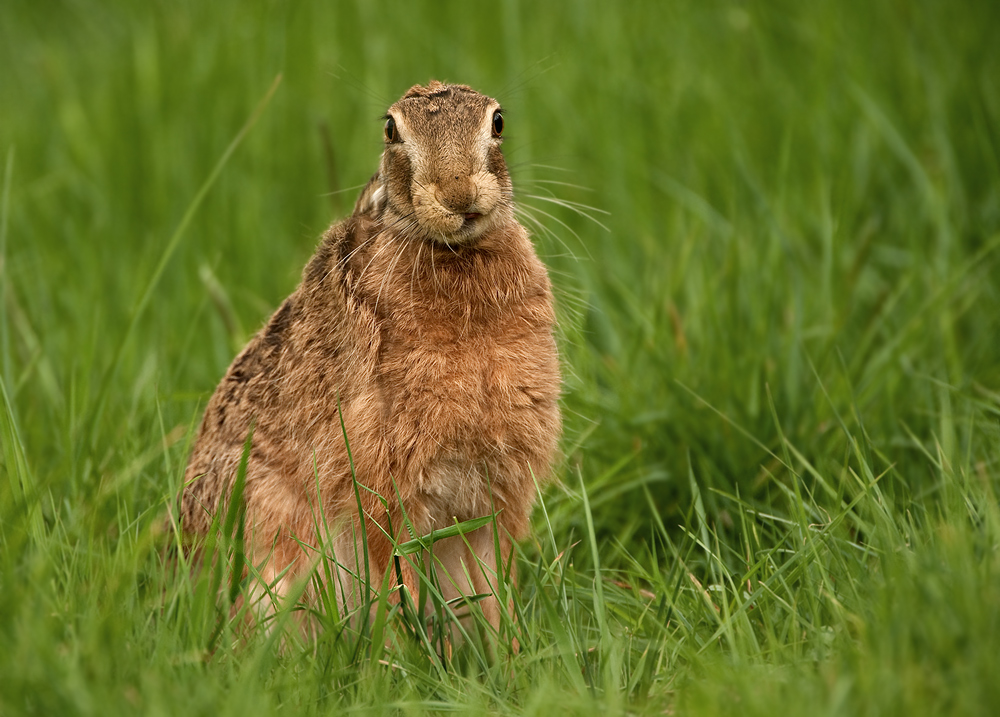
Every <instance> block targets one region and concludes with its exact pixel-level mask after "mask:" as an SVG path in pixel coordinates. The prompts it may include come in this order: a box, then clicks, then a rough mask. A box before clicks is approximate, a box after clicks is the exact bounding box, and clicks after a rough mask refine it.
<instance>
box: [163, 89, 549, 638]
mask: <svg viewBox="0 0 1000 717" xmlns="http://www.w3.org/2000/svg"><path fill="white" fill-rule="evenodd" d="M503 129H504V118H503V114H502V112H501V109H500V106H499V105H498V104H497V102H496V101H495V100H493V99H491V98H489V97H486V96H484V95H481V94H479V93H477V92H475V91H473V90H472V89H471V88H469V87H466V86H464V85H446V84H442V83H440V82H436V81H432V82H431V83H430V84H429V85H428V86H427V87H421V86H415V87H413V88H411V89H410V90H409V91H408V92H407V93H406V94H405V95H404V96H403V97H402V99H400V100H399V101H398V102H396V103H395V104H393V105H392V106H391V107H390V108H389V110H388V112H387V114H386V116H385V150H384V152H383V153H382V158H381V163H380V165H379V170H378V172H377V173H376V174H375V176H374V177H372V179H371V181H369V182H368V184H367V186H366V187H365V188H364V190H363V191H362V193H361V196H360V198H359V199H358V202H357V204H356V206H355V208H354V212H353V213H352V214H351V216H350V217H348V218H347V219H345V220H343V221H341V222H340V223H338V224H335V225H334V226H332V227H331V228H330V229H329V230H327V232H326V233H325V234H324V235H323V239H322V242H321V243H320V245H319V248H318V250H317V251H316V254H315V255H314V256H313V257H312V259H311V260H310V261H309V263H308V264H307V266H306V267H305V270H304V271H303V276H302V282H301V284H300V285H299V286H298V288H297V289H296V290H295V291H294V293H292V295H291V296H289V297H288V298H287V299H286V300H285V301H284V303H283V304H282V305H281V307H280V308H279V309H278V310H277V311H276V312H275V314H274V315H273V316H272V317H271V319H270V320H269V321H268V323H267V325H266V326H264V328H263V329H262V330H261V331H260V332H259V333H258V334H257V335H256V336H255V337H254V338H253V339H252V340H251V341H250V343H249V344H248V345H247V346H246V348H245V349H243V351H242V352H241V353H240V354H239V355H238V356H237V357H236V359H235V360H234V361H233V363H232V365H231V366H230V367H229V370H228V372H227V373H226V376H225V378H223V379H222V382H221V383H220V384H219V386H218V388H217V389H216V390H215V393H214V394H213V395H212V398H211V400H210V401H209V404H208V406H207V408H206V410H205V416H204V419H203V421H202V424H201V428H200V431H199V433H198V436H197V439H196V441H195V443H194V448H193V451H192V454H191V458H190V462H189V464H188V467H187V472H186V475H185V487H184V489H183V492H182V495H181V499H180V504H181V511H180V512H181V521H180V522H181V528H182V530H183V532H184V533H186V534H190V535H195V536H197V535H204V534H206V533H207V532H208V531H209V530H210V529H211V526H212V520H213V516H215V515H216V513H217V511H219V510H220V509H221V508H223V507H224V506H226V505H227V503H228V499H229V495H230V491H231V490H232V486H233V482H234V478H235V476H236V474H237V469H238V466H239V463H240V459H241V456H242V454H243V446H244V442H245V440H246V438H247V435H248V432H249V429H250V426H251V424H254V433H253V443H252V451H251V453H250V455H249V462H248V468H247V471H246V482H245V493H244V500H245V507H246V542H247V546H246V553H247V559H248V561H249V562H250V563H252V564H253V565H255V566H258V567H260V569H261V577H262V580H263V582H264V583H266V584H268V585H270V589H271V590H273V593H274V594H276V595H278V596H281V595H285V594H287V593H288V592H289V591H291V589H292V586H293V585H294V584H295V581H296V580H297V579H299V578H301V577H302V576H304V575H308V574H309V573H310V571H311V569H312V568H313V567H314V566H315V565H316V564H317V563H318V562H319V561H321V560H329V561H331V562H330V564H332V565H334V566H335V569H334V570H333V571H332V573H331V571H330V570H327V571H325V573H324V571H322V570H321V571H318V572H317V574H318V575H323V574H326V575H331V574H332V575H333V576H334V579H333V582H334V583H336V584H335V585H333V586H330V585H327V586H326V587H327V589H332V590H333V591H334V593H335V594H336V599H337V600H338V603H339V604H340V605H342V606H346V607H347V608H348V609H351V608H352V607H356V606H357V605H359V601H358V596H359V595H361V594H362V593H361V590H362V589H363V586H361V585H360V583H361V581H363V580H364V579H365V577H366V576H365V567H364V565H363V562H364V559H363V557H361V556H362V549H361V546H362V542H366V543H367V551H368V555H367V569H368V570H369V571H370V574H369V579H370V585H371V586H372V588H373V589H376V590H377V589H379V587H380V586H382V585H384V584H388V585H389V586H390V587H391V588H393V591H392V594H391V595H390V598H389V599H390V600H392V601H396V600H399V599H400V597H399V590H398V589H395V588H397V587H398V586H399V585H402V586H404V587H405V589H407V590H409V591H410V592H411V594H412V595H416V594H417V591H418V590H419V582H418V581H419V579H420V576H419V575H417V574H416V570H415V569H414V567H413V564H412V563H410V562H408V561H407V560H405V559H404V560H394V552H393V551H394V547H393V542H402V541H406V540H410V539H411V538H415V537H418V536H421V535H425V534H427V533H430V532H431V531H432V530H435V529H439V528H444V527H447V526H451V525H454V523H455V521H456V520H457V521H460V522H461V521H465V520H469V519H473V518H477V517H481V516H487V515H491V514H493V513H496V528H497V530H496V533H497V534H498V536H499V541H498V545H499V550H500V555H499V556H498V555H496V550H495V542H494V534H495V532H494V526H493V524H492V523H491V524H490V525H487V526H485V527H482V528H479V529H478V530H475V531H474V532H471V533H467V534H466V535H464V536H456V537H450V538H446V539H444V540H440V541H438V542H436V543H434V545H433V549H432V551H433V562H434V563H435V564H436V566H437V567H436V573H437V580H438V584H439V586H440V591H441V593H442V595H443V597H444V599H446V600H454V599H455V598H459V597H460V596H470V595H473V594H476V595H480V596H481V595H484V594H485V595H488V597H486V598H485V599H481V600H480V605H481V606H482V609H483V611H484V613H485V615H486V617H487V619H488V620H489V622H490V623H491V624H492V625H493V626H494V627H497V626H498V625H499V624H500V619H501V610H502V609H503V608H502V606H501V605H500V604H499V600H498V599H497V597H496V594H495V593H496V586H497V581H498V580H499V579H502V578H501V577H498V576H497V574H496V573H497V568H498V565H499V566H500V568H501V569H502V570H503V571H507V570H508V568H509V561H510V560H511V558H512V555H513V547H514V542H513V541H516V540H518V539H520V538H522V537H523V536H524V535H525V533H526V531H527V529H528V520H529V514H530V512H531V507H532V503H533V498H534V495H535V493H536V487H535V484H536V480H537V481H539V482H540V481H542V480H544V479H545V478H546V477H547V475H548V473H549V471H550V469H551V464H552V461H553V457H554V455H555V453H556V446H557V442H558V439H559V434H560V415H559V407H558V399H559V392H560V375H559V362H558V356H557V353H556V344H555V341H554V338H553V325H554V320H555V316H554V312H553V305H552V291H551V285H550V282H549V278H548V275H547V273H546V270H545V267H544V266H543V265H542V263H541V262H540V261H539V259H538V257H537V256H536V254H535V252H534V249H533V247H532V244H531V242H530V240H529V238H528V233H527V231H526V230H525V229H524V227H522V226H521V225H520V224H519V223H518V221H517V220H516V219H515V216H514V203H513V194H512V189H511V181H510V176H509V174H508V172H507V167H506V164H505V163H504V158H503V155H502V153H501V151H500V145H501V142H502V134H503ZM341 421H343V426H344V429H343V430H342V428H341V426H342V423H341ZM345 431H346V437H347V440H346V441H345V437H344V434H345ZM348 450H349V451H350V456H349V454H348ZM352 460H353V472H352V465H351V464H352ZM355 478H356V482H357V483H356V485H357V491H356V490H355ZM359 498H360V505H361V509H362V511H363V516H359V512H358V499H359ZM404 513H405V516H404ZM411 528H412V530H411ZM363 531H365V538H366V540H365V541H362V537H361V536H362V532H363ZM390 536H391V540H390ZM470 548H471V550H470ZM397 567H398V568H399V571H398V574H397V573H396V572H395V571H396V568H397ZM389 571H393V572H391V573H390V572H389ZM387 576H388V579H387ZM262 594H263V593H262V591H261V590H258V591H257V597H260V596H261V595H262ZM305 599H307V600H308V599H310V598H309V593H306V595H305ZM267 602H268V604H269V605H270V601H267Z"/></svg>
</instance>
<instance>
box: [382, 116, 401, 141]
mask: <svg viewBox="0 0 1000 717" xmlns="http://www.w3.org/2000/svg"><path fill="white" fill-rule="evenodd" d="M385 141H386V142H398V141H399V132H397V131H396V120H394V119H393V118H392V117H388V118H386V120H385Z"/></svg>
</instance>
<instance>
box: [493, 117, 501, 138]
mask: <svg viewBox="0 0 1000 717" xmlns="http://www.w3.org/2000/svg"><path fill="white" fill-rule="evenodd" d="M502 134H503V115H502V114H500V110H497V111H496V112H494V113H493V136H494V137H499V136H500V135H502Z"/></svg>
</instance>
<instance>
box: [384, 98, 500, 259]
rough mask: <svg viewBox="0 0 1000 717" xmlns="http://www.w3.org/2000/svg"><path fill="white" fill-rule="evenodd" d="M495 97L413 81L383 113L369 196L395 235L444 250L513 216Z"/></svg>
mask: <svg viewBox="0 0 1000 717" xmlns="http://www.w3.org/2000/svg"><path fill="white" fill-rule="evenodd" d="M502 134H503V114H502V113H501V110H500V105H499V104H498V103H497V101H496V100H494V99H492V98H490V97H486V96H485V95H481V94H479V93H478V92H476V91H474V90H473V89H471V88H470V87H466V86H465V85H445V84H442V83H440V82H437V81H431V83H430V84H429V85H428V86H427V87H422V86H420V85H416V86H414V87H412V88H410V90H409V91H408V92H407V93H406V94H405V95H404V96H403V97H402V99H400V100H399V101H398V102H396V103H395V104H393V105H392V106H391V107H390V108H389V110H388V112H387V113H386V115H385V151H384V152H383V153H382V161H381V164H380V167H379V174H378V181H379V186H378V187H377V188H376V189H375V192H374V196H373V197H372V199H373V201H374V202H376V203H377V204H382V203H383V202H384V203H385V204H384V205H383V206H384V215H383V220H384V222H385V224H386V225H390V224H395V225H396V226H397V227H398V229H399V233H400V234H402V235H406V236H412V237H414V238H416V237H420V238H426V239H431V240H433V241H437V242H441V243H443V244H446V245H448V246H451V247H456V246H460V245H464V244H471V243H474V242H475V240H476V239H477V238H479V237H481V236H482V235H483V234H485V233H487V232H489V231H491V230H492V229H495V228H499V227H501V226H504V225H505V224H508V223H510V222H512V221H514V217H513V204H512V192H511V183H510V175H509V174H508V173H507V165H506V164H505V163H504V159H503V154H502V153H501V152H500V143H501V142H502V138H501V135H502Z"/></svg>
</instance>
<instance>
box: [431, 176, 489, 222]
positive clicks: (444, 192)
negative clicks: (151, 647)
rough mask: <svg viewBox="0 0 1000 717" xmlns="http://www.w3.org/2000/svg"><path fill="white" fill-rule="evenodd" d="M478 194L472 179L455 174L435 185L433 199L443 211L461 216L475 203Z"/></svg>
mask: <svg viewBox="0 0 1000 717" xmlns="http://www.w3.org/2000/svg"><path fill="white" fill-rule="evenodd" d="M478 194H479V192H478V191H477V189H476V184H475V182H473V181H472V177H469V176H468V175H461V174H456V175H454V176H453V177H449V178H448V179H447V180H444V181H439V182H438V183H437V191H436V192H435V197H436V198H437V200H438V201H439V202H440V203H441V205H442V206H444V208H445V209H447V210H449V211H451V212H455V213H456V214H461V213H463V212H467V211H468V210H469V208H470V207H471V206H472V205H473V204H474V203H475V201H476V197H477V196H478Z"/></svg>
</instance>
